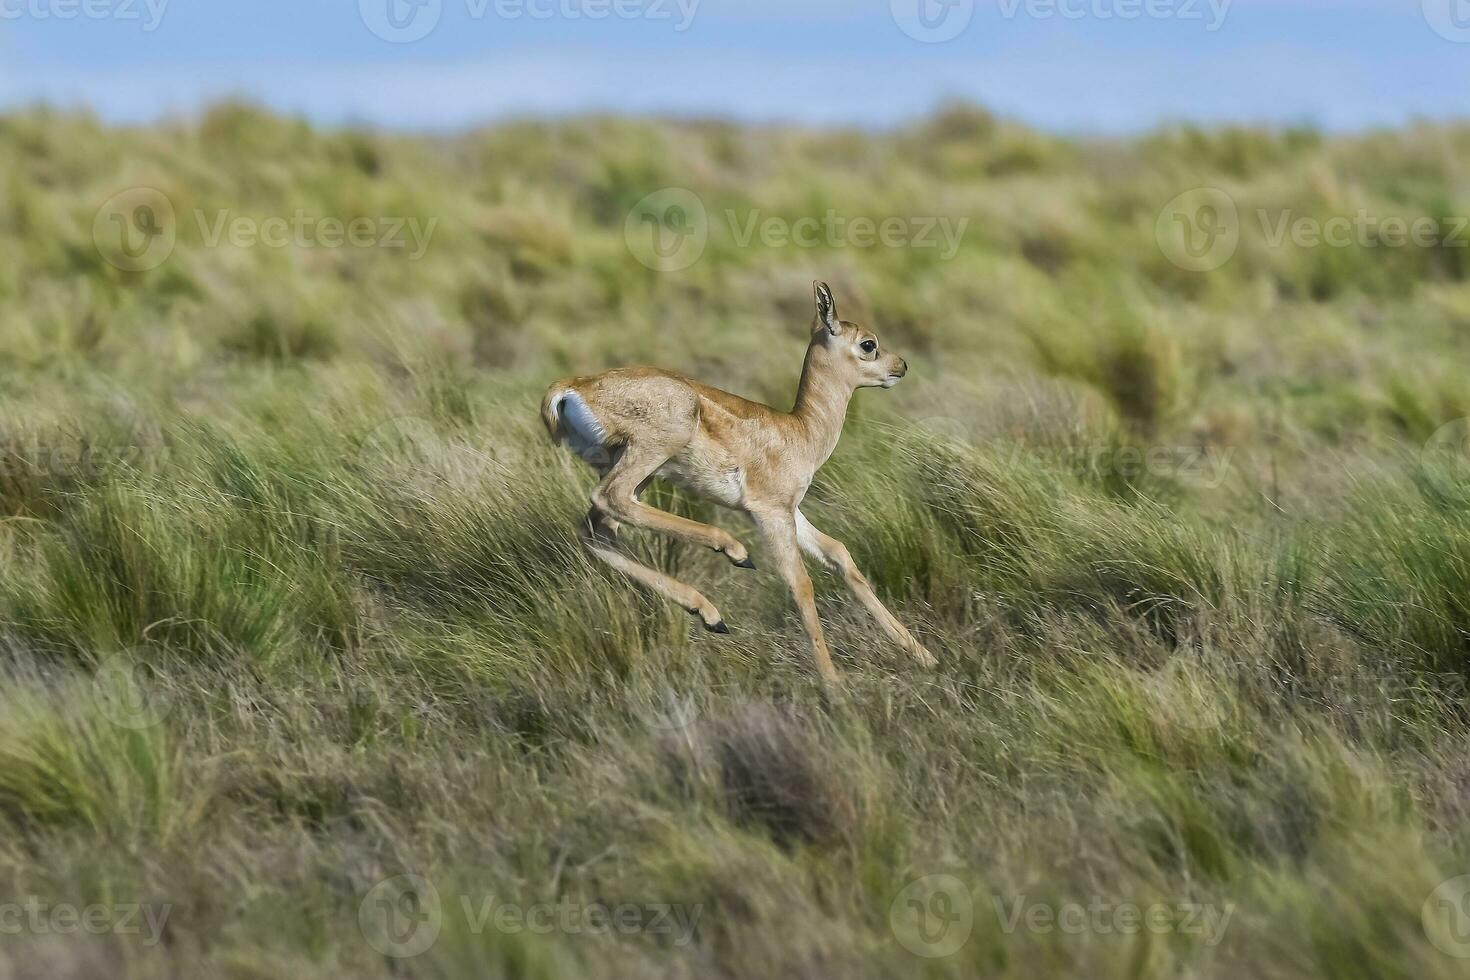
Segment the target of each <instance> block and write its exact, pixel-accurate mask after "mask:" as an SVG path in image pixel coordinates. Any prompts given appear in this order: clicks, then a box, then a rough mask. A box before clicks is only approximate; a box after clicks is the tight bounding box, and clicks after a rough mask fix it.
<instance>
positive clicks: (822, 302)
mask: <svg viewBox="0 0 1470 980" xmlns="http://www.w3.org/2000/svg"><path fill="white" fill-rule="evenodd" d="M812 289H813V291H814V292H815V293H816V299H817V322H818V323H820V324H821V325H822V326H824V327H826V328H827V332H828V333H830V334H831V335H832V336H834V337H835V336H837V335H838V334H840V333H842V321H841V320H839V319H837V301H836V300H834V299H833V298H832V290H831V289H829V288H828V287H827V284H826V283H825V282H814V283H812Z"/></svg>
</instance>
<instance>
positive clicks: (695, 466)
mask: <svg viewBox="0 0 1470 980" xmlns="http://www.w3.org/2000/svg"><path fill="white" fill-rule="evenodd" d="M813 285H814V288H815V291H816V316H815V317H814V318H813V320H812V336H811V343H810V344H809V345H808V346H807V351H806V363H805V365H804V366H803V368H802V372H801V382H800V384H799V385H798V386H797V390H796V406H795V407H794V408H793V409H792V410H791V411H790V412H782V411H778V410H776V409H773V408H769V407H767V406H765V405H761V404H758V403H756V402H752V401H747V400H746V399H744V398H740V397H738V396H736V395H732V394H730V393H729V392H725V391H721V390H720V389H718V388H711V387H709V386H708V385H704V384H700V383H699V382H698V381H692V380H690V379H689V378H685V377H682V376H680V375H677V374H674V373H672V372H669V371H661V370H659V369H657V368H647V367H635V368H619V369H616V370H613V371H607V372H605V373H603V374H598V375H592V376H590V377H583V378H569V379H567V380H565V381H558V382H557V383H556V384H554V385H552V386H551V388H550V389H549V390H548V391H547V392H546V398H545V399H544V400H543V401H542V403H541V417H542V419H543V420H544V421H545V423H546V428H547V430H548V431H549V432H550V433H551V438H552V440H553V441H554V442H557V443H565V444H566V445H567V446H568V448H570V449H571V450H572V451H573V452H575V453H577V454H578V455H579V456H581V457H582V458H583V459H584V460H586V461H587V462H588V463H589V464H590V465H591V466H592V467H593V468H595V469H596V470H597V473H598V476H599V477H601V480H600V481H599V483H598V484H597V488H596V489H595V490H593V491H592V509H591V510H590V511H589V512H588V514H587V519H586V521H585V522H584V523H583V525H582V527H581V534H582V539H583V541H584V542H585V543H586V545H587V547H588V549H589V550H590V551H591V553H592V554H593V555H595V556H597V557H598V558H600V559H601V560H602V561H604V562H606V563H607V564H608V565H610V566H612V567H613V568H615V569H617V570H618V571H620V572H622V573H623V574H625V575H627V576H628V577H629V578H631V579H633V581H635V582H639V583H641V584H642V585H644V586H646V587H647V588H650V589H652V590H653V591H655V592H657V593H659V594H660V595H663V596H665V597H667V598H669V599H672V600H673V601H674V602H677V603H678V604H679V605H681V606H683V607H684V608H685V609H687V610H688V611H689V612H691V613H694V614H695V615H697V616H699V618H700V619H701V620H702V621H703V623H704V625H705V628H706V629H709V630H711V631H712V632H715V633H728V632H729V629H728V628H727V627H726V626H725V621H724V619H723V618H721V616H720V612H719V610H717V609H716V608H715V607H714V605H713V604H712V603H711V602H710V601H709V600H708V599H706V598H705V597H704V596H703V595H702V594H700V593H699V592H698V591H696V590H695V589H693V588H691V587H689V586H688V585H685V584H684V583H683V582H680V581H678V580H677V579H674V578H672V577H671V576H668V575H665V574H664V573H662V572H659V571H656V570H655V569H652V568H649V567H648V566H646V565H642V564H639V563H638V562H635V561H633V560H632V558H630V557H629V556H628V555H627V554H626V553H624V552H623V551H622V550H621V549H620V548H619V546H618V529H619V528H620V527H621V526H622V525H623V524H632V525H636V526H638V527H645V528H650V529H652V530H655V531H663V532H664V533H666V534H670V535H673V536H674V537H675V538H678V539H680V540H683V541H688V542H691V543H693V544H697V545H702V546H704V547H706V548H712V549H714V550H715V551H717V552H720V553H721V554H723V555H724V556H725V557H726V558H728V559H730V561H731V562H732V563H734V564H735V565H737V566H739V567H740V568H754V567H755V565H754V563H753V562H751V560H750V554H749V552H748V551H746V549H745V545H743V544H741V543H740V542H739V541H737V540H735V538H734V537H732V536H731V535H730V534H728V533H726V532H725V531H723V530H721V529H720V528H717V527H711V526H710V525H708V524H700V523H698V522H696V521H691V520H687V519H686V518H683V517H677V516H675V515H673V514H670V513H668V512H666V511H662V510H658V509H657V508H654V507H650V506H648V505H647V504H644V503H642V502H641V501H639V499H638V496H639V494H640V493H641V492H642V491H643V488H644V487H645V486H647V484H648V482H649V481H650V480H651V479H653V478H654V477H655V476H658V477H663V478H664V479H666V480H668V481H669V482H671V483H673V484H675V485H676V486H679V487H682V488H684V489H685V490H688V491H689V492H691V493H694V494H697V495H699V496H702V497H707V498H709V499H711V500H713V501H715V502H716V503H719V504H721V505H723V506H725V507H729V508H731V509H733V510H739V511H744V512H745V513H747V514H749V515H750V517H751V518H752V519H753V520H754V521H755V524H756V526H757V527H758V528H759V529H760V532H761V534H762V536H763V537H764V538H765V540H766V544H767V546H768V547H769V548H770V552H771V555H772V557H773V558H774V559H775V561H776V564H777V565H778V567H779V569H780V572H781V575H782V577H783V578H785V580H786V584H787V585H788V586H789V587H790V589H791V593H792V595H793V596H794V597H795V599H796V606H797V609H798V610H799V611H800V613H801V622H802V626H803V627H804V628H805V630H806V635H807V638H808V639H809V640H810V642H811V648H812V656H813V657H814V658H815V659H816V664H817V670H818V671H820V672H821V675H822V678H823V679H824V680H827V681H835V680H837V679H838V675H837V671H836V669H835V668H834V667H833V666H832V657H831V655H830V654H829V653H828V651H827V642H826V640H825V639H824V637H823V635H822V623H821V620H820V619H818V618H817V607H816V603H815V601H814V600H813V596H812V583H811V579H810V578H809V577H808V576H807V572H806V567H805V566H804V565H803V563H802V559H801V552H803V551H805V552H806V553H807V554H808V555H810V556H812V557H813V558H815V559H817V560H818V561H820V562H822V563H824V564H826V565H827V566H828V567H830V568H832V569H834V570H836V571H837V572H839V573H840V574H841V575H842V578H843V580H844V581H845V582H846V583H847V586H848V588H849V589H851V590H852V592H853V595H855V596H857V598H858V601H859V602H861V603H862V604H863V605H864V606H866V607H867V609H868V612H870V613H871V614H872V615H873V618H874V619H876V620H877V621H878V624H879V625H880V626H881V627H882V628H883V629H884V631H885V632H887V634H888V635H889V636H890V637H892V639H893V640H894V642H896V643H897V644H898V645H899V646H901V647H903V649H905V650H906V651H908V653H909V654H910V655H911V656H913V657H914V659H916V660H918V661H919V663H920V664H923V665H924V666H926V667H930V666H933V665H934V664H935V659H934V657H933V655H931V654H930V653H929V651H928V650H926V649H924V647H923V645H922V644H920V643H919V641H918V640H916V639H914V637H913V635H912V634H911V633H909V631H908V630H907V629H905V628H904V626H903V624H902V623H900V622H899V621H898V620H897V619H896V618H894V616H893V614H892V613H890V612H889V611H888V610H887V608H885V607H884V605H883V603H882V602H880V601H879V600H878V597H877V596H876V595H874V594H873V589H872V587H871V586H869V585H868V581H867V579H865V578H863V575H862V573H861V572H859V571H858V569H857V566H856V565H855V564H853V560H852V556H851V555H850V554H848V551H847V548H846V547H845V546H844V545H843V544H842V542H841V541H838V540H837V539H836V538H832V537H828V536H827V535H825V534H823V533H822V532H821V531H819V530H817V529H816V528H815V527H813V526H812V524H811V522H810V521H808V520H807V519H806V517H805V516H803V515H802V513H801V510H800V509H799V508H800V506H801V501H802V498H803V497H804V496H806V492H807V488H808V487H809V486H811V482H812V477H813V476H814V475H815V474H816V472H817V470H818V469H820V468H821V466H822V464H823V463H825V462H826V461H827V459H828V457H830V456H831V455H832V451H833V450H834V449H835V448H836V447H837V439H838V437H839V436H841V434H842V423H843V420H844V417H845V416H846V414H847V403H848V400H849V399H850V398H851V397H852V393H853V392H854V391H855V390H856V389H858V388H892V387H893V386H894V385H896V384H898V382H899V381H900V379H902V378H903V376H904V375H905V374H906V373H907V372H908V364H907V363H905V361H904V359H903V358H901V357H899V356H898V355H897V354H895V353H892V352H891V351H886V350H884V349H883V348H882V347H881V346H880V345H879V343H878V338H877V336H876V335H875V334H874V333H873V332H872V331H871V330H868V329H867V328H865V327H861V326H858V325H857V324H856V323H851V322H849V321H847V320H842V319H839V318H838V316H837V305H836V303H835V302H834V301H833V299H832V291H831V290H830V289H828V288H827V285H826V283H820V282H819V283H814V284H813Z"/></svg>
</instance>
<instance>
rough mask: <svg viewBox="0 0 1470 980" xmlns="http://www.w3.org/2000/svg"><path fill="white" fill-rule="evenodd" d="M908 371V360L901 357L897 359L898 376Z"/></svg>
mask: <svg viewBox="0 0 1470 980" xmlns="http://www.w3.org/2000/svg"><path fill="white" fill-rule="evenodd" d="M908 373H909V362H908V361H905V360H904V359H903V358H901V357H900V358H899V359H898V376H899V377H900V378H901V377H903V376H904V375H905V374H908Z"/></svg>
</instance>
